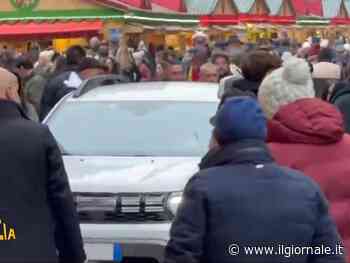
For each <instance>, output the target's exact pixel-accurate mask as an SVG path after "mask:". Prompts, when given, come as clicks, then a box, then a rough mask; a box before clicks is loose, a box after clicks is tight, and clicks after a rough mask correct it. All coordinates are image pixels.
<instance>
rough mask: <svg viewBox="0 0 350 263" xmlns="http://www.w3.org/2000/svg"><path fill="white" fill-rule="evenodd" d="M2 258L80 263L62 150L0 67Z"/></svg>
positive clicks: (81, 251) (79, 239) (11, 77)
mask: <svg viewBox="0 0 350 263" xmlns="http://www.w3.org/2000/svg"><path fill="white" fill-rule="evenodd" d="M0 80H1V82H0V145H1V147H0V164H1V169H2V170H1V191H0V226H1V227H0V240H1V241H0V262H12V263H26V262H30V263H34V262H35V263H51V262H60V263H82V262H84V261H85V259H86V256H85V252H84V249H83V242H82V237H81V233H80V227H79V219H78V216H77V213H76V209H75V206H74V201H73V196H72V193H71V190H70V186H69V183H68V179H67V175H66V172H65V169H64V165H63V161H62V157H61V153H60V150H59V148H58V146H57V144H56V142H55V139H54V138H53V136H52V134H51V133H50V131H49V129H48V128H47V127H46V126H43V125H40V124H37V123H34V122H32V121H30V120H28V119H27V117H26V116H25V114H24V113H23V111H22V109H21V107H20V106H19V102H20V99H19V95H18V86H19V85H18V82H17V79H16V77H15V76H14V75H13V74H12V73H10V72H8V71H7V70H5V69H3V68H0Z"/></svg>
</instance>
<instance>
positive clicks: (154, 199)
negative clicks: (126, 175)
mask: <svg viewBox="0 0 350 263" xmlns="http://www.w3.org/2000/svg"><path fill="white" fill-rule="evenodd" d="M167 198H168V195H167V194H84V193H79V194H76V195H75V203H76V206H77V210H78V213H79V217H80V221H81V222H82V223H144V222H148V223H157V222H169V221H171V220H172V219H173V218H172V215H171V214H170V212H169V211H167V209H166V208H165V207H166V200H167Z"/></svg>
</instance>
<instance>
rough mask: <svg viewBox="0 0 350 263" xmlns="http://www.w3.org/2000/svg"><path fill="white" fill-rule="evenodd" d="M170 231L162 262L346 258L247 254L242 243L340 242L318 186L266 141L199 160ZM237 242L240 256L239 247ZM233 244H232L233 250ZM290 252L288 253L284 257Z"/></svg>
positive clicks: (336, 259) (256, 262)
mask: <svg viewBox="0 0 350 263" xmlns="http://www.w3.org/2000/svg"><path fill="white" fill-rule="evenodd" d="M200 167H201V171H200V172H199V173H198V174H196V175H195V176H194V177H193V178H192V179H191V180H190V182H189V183H188V185H187V186H186V188H185V192H184V199H183V202H182V205H181V206H180V208H179V211H178V214H177V216H176V219H175V221H174V223H173V226H172V229H171V239H170V241H169V244H168V246H167V248H166V256H165V263H175V262H176V263H199V262H202V263H235V262H237V263H260V262H261V263H267V262H268V263H277V262H278V263H281V262H293V263H294V262H298V263H306V262H308V263H311V262H314V263H316V262H318V263H321V262H322V263H323V262H324V263H326V262H327V263H328V262H339V263H340V262H344V259H343V257H341V256H335V255H333V256H325V255H320V256H307V255H304V256H296V257H294V256H291V257H290V258H287V257H284V256H283V255H275V253H273V255H264V254H263V255H249V252H247V253H246V252H245V250H244V246H272V247H274V249H276V250H278V246H279V245H284V246H292V245H294V246H306V247H308V246H314V247H315V246H321V245H322V244H323V245H325V246H331V247H332V248H334V249H335V246H336V245H337V244H338V242H339V237H338V234H337V230H336V227H335V225H334V223H333V222H332V220H331V219H330V217H329V214H328V207H327V202H326V200H325V199H324V197H323V195H322V193H321V191H320V190H319V188H318V187H317V186H316V184H315V183H313V182H312V181H311V180H310V179H308V178H307V177H305V176H303V175H302V174H301V173H299V172H296V171H294V170H289V169H287V168H282V167H279V166H278V165H276V164H275V163H274V162H273V160H272V157H271V156H270V153H269V151H268V150H267V148H266V146H265V144H264V143H263V142H259V141H241V142H237V143H234V144H231V145H229V146H226V147H224V148H223V149H221V150H219V151H215V152H210V153H209V154H208V155H207V156H206V157H205V158H204V159H203V161H202V163H201V165H200ZM235 245H238V246H239V249H240V251H239V252H240V253H239V254H237V255H230V253H232V254H234V253H235V252H238V250H237V248H235V247H234V246H235ZM229 248H231V249H229ZM285 256H288V255H285Z"/></svg>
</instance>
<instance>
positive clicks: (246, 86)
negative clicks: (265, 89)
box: [232, 79, 261, 95]
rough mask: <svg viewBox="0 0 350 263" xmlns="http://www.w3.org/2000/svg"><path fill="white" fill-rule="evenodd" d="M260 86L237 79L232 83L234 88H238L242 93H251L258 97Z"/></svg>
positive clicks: (253, 82) (257, 83) (256, 83)
mask: <svg viewBox="0 0 350 263" xmlns="http://www.w3.org/2000/svg"><path fill="white" fill-rule="evenodd" d="M260 84H261V83H260V82H255V81H250V80H248V79H237V80H235V81H234V82H233V83H232V88H236V89H239V90H241V91H250V92H253V93H254V94H255V95H257V94H258V90H259V87H260Z"/></svg>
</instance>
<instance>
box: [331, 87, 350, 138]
mask: <svg viewBox="0 0 350 263" xmlns="http://www.w3.org/2000/svg"><path fill="white" fill-rule="evenodd" d="M329 101H330V103H332V104H334V105H335V106H337V108H338V109H339V110H340V111H341V113H342V114H343V118H344V124H345V131H346V132H347V133H350V84H349V83H348V82H341V83H338V84H336V85H335V87H334V91H333V94H332V97H331V98H330V100H329Z"/></svg>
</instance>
